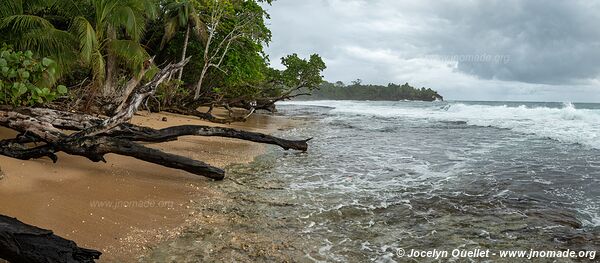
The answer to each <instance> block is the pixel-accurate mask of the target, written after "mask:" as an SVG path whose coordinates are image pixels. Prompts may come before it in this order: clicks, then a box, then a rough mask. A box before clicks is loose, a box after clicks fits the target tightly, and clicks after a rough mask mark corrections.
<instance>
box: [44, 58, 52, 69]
mask: <svg viewBox="0 0 600 263" xmlns="http://www.w3.org/2000/svg"><path fill="white" fill-rule="evenodd" d="M52 63H54V60H52V59H49V58H43V59H42V65H44V67H48V66H50V65H52Z"/></svg>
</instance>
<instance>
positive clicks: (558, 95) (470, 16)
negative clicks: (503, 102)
mask: <svg viewBox="0 0 600 263" xmlns="http://www.w3.org/2000/svg"><path fill="white" fill-rule="evenodd" d="M267 9H268V11H269V13H270V14H271V16H272V21H271V29H272V31H273V35H274V37H273V42H272V43H271V45H270V47H269V48H268V50H267V52H268V54H269V55H270V57H271V59H272V61H273V63H274V64H276V62H277V61H278V58H279V57H282V56H284V55H285V54H288V53H293V52H295V53H299V54H301V55H305V56H306V55H309V54H311V53H319V54H321V56H322V57H323V58H324V59H325V61H326V62H327V64H328V69H327V71H326V72H325V77H326V79H327V80H329V81H337V80H342V81H350V80H353V79H356V78H361V79H363V80H364V81H365V82H370V83H379V84H386V83H389V82H406V81H408V82H410V83H414V84H415V85H423V86H428V87H432V88H434V89H438V90H440V91H441V92H442V93H445V94H446V95H447V97H449V98H454V99H517V100H558V101H567V100H575V101H590V100H591V101H593V100H597V99H600V96H599V95H596V94H597V93H599V92H598V91H600V89H599V88H598V84H599V83H600V81H598V79H599V76H600V27H598V26H597V25H598V24H599V23H600V2H597V1H541V0H505V1H433V0H432V1H400V0H369V1H367V0H303V1H296V0H278V1H275V2H274V3H273V6H270V7H267Z"/></svg>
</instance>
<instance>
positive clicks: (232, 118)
mask: <svg viewBox="0 0 600 263" xmlns="http://www.w3.org/2000/svg"><path fill="white" fill-rule="evenodd" d="M164 111H166V112H170V113H175V114H181V115H188V116H194V117H198V118H200V119H203V120H207V121H210V122H213V123H219V124H231V123H234V122H245V121H246V120H247V119H248V117H249V116H243V117H235V116H230V117H227V118H219V117H216V116H215V115H212V114H211V113H209V112H201V111H198V110H196V109H193V110H192V109H183V108H175V107H171V108H167V109H164Z"/></svg>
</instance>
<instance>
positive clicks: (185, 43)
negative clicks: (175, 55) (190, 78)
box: [177, 23, 190, 80]
mask: <svg viewBox="0 0 600 263" xmlns="http://www.w3.org/2000/svg"><path fill="white" fill-rule="evenodd" d="M189 40H190V25H189V23H188V26H187V30H185V39H184V40H183V52H182V53H181V61H184V60H185V53H186V52H187V47H188V42H189ZM181 77H183V68H181V70H179V75H178V76H177V79H178V80H181Z"/></svg>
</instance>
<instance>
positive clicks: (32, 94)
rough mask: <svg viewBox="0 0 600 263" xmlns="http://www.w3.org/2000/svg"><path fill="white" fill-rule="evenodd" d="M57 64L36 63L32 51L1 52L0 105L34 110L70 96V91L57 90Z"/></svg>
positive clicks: (46, 61)
mask: <svg viewBox="0 0 600 263" xmlns="http://www.w3.org/2000/svg"><path fill="white" fill-rule="evenodd" d="M55 72H56V62H54V61H53V60H51V59H49V58H42V59H41V60H39V59H36V58H35V57H34V55H33V52H31V51H24V52H23V51H14V50H12V48H10V47H8V46H3V47H2V48H1V49H0V104H1V105H12V106H34V105H39V104H44V103H48V102H51V101H53V100H54V99H56V98H57V97H58V96H59V95H63V94H66V93H67V88H66V87H65V86H63V85H58V86H56V87H55V88H53V86H54V82H55V79H56V73H55Z"/></svg>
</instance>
